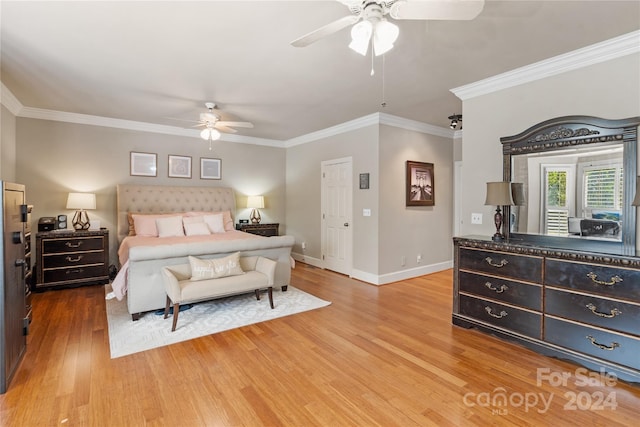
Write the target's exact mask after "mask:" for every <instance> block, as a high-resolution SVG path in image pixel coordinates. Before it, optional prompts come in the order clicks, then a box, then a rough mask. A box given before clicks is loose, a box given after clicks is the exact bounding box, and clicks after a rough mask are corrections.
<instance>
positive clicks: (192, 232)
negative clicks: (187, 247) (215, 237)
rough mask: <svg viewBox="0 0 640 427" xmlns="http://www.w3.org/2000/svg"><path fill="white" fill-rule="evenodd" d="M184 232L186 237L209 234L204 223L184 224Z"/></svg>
mask: <svg viewBox="0 0 640 427" xmlns="http://www.w3.org/2000/svg"><path fill="white" fill-rule="evenodd" d="M184 231H185V233H186V234H187V236H205V235H208V234H211V232H210V231H209V227H208V226H207V224H205V223H204V222H192V223H189V222H185V223H184Z"/></svg>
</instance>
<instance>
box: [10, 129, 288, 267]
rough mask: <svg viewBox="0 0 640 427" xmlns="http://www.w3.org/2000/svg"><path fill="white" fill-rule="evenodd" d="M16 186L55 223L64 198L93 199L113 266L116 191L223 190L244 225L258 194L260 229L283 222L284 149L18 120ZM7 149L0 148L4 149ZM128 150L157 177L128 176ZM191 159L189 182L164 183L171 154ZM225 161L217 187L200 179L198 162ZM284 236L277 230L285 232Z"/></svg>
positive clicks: (169, 180) (38, 211)
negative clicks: (153, 161) (150, 161)
mask: <svg viewBox="0 0 640 427" xmlns="http://www.w3.org/2000/svg"><path fill="white" fill-rule="evenodd" d="M17 135H18V146H17V164H16V167H17V172H16V181H17V182H20V183H22V184H25V185H26V188H27V198H28V202H29V203H30V204H33V205H34V212H33V218H34V221H37V219H38V218H40V217H42V216H55V215H58V214H63V213H66V214H68V215H70V217H69V218H71V215H72V214H73V211H68V210H67V209H66V200H67V194H68V193H69V192H93V193H96V197H97V209H96V210H95V211H90V212H89V215H90V217H91V218H92V219H98V220H100V223H101V226H102V227H107V228H109V230H110V240H111V242H110V251H111V254H110V255H111V260H112V262H114V263H115V260H116V251H117V242H116V184H123V183H137V184H145V185H193V186H227V187H232V188H233V189H234V190H235V191H236V204H237V210H236V214H237V216H238V218H248V217H249V212H250V210H249V209H246V207H244V206H246V196H247V195H253V194H262V195H264V196H265V208H264V209H261V211H260V212H261V214H262V221H263V222H280V223H283V224H284V223H285V222H286V217H285V150H284V149H283V148H274V147H266V146H258V145H249V144H237V143H230V142H224V141H217V142H214V145H213V150H212V151H209V144H208V142H205V141H203V140H201V139H197V138H188V137H180V136H172V135H162V134H155V133H147V132H137V131H129V130H123V129H115V128H107V127H100V126H89V125H79V124H71V123H63V122H55V121H48V120H38V119H27V118H20V117H18V119H17ZM3 145H4V144H3ZM131 151H140V152H150V153H157V154H158V176H157V177H139V176H131V175H130V173H129V172H130V171H129V155H130V154H129V153H130V152H131ZM169 154H174V155H181V156H191V158H192V178H191V179H184V178H169V177H168V176H167V169H168V155H169ZM201 157H207V158H219V159H221V160H222V179H221V180H202V179H200V158H201ZM285 231H286V230H284V229H283V230H282V232H285Z"/></svg>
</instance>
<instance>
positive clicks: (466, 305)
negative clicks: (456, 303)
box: [460, 294, 542, 338]
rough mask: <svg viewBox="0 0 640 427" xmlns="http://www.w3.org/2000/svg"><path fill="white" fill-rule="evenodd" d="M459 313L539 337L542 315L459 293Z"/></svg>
mask: <svg viewBox="0 0 640 427" xmlns="http://www.w3.org/2000/svg"><path fill="white" fill-rule="evenodd" d="M460 314H463V315H465V316H470V317H473V318H474V319H478V320H481V321H483V322H486V323H490V324H492V325H495V326H499V327H502V328H505V329H509V330H511V331H514V332H518V333H521V334H523V335H527V336H530V337H533V338H540V335H541V329H542V315H541V314H539V313H534V312H531V311H526V310H520V309H517V308H515V307H512V306H508V305H503V304H499V303H496V302H493V301H488V300H484V299H480V298H474V297H470V296H468V295H464V294H460Z"/></svg>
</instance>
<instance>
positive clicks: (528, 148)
mask: <svg viewBox="0 0 640 427" xmlns="http://www.w3.org/2000/svg"><path fill="white" fill-rule="evenodd" d="M638 125H640V117H631V118H628V119H621V120H608V119H602V118H598V117H591V116H565V117H558V118H554V119H550V120H547V121H544V122H542V123H538V124H537V125H534V126H532V127H530V128H529V129H527V130H525V131H524V132H522V133H519V134H517V135H514V136H505V137H502V138H500V142H501V143H502V159H503V160H502V164H503V179H504V181H511V167H512V157H513V156H517V155H519V154H529V153H542V152H553V151H559V150H565V149H570V148H575V147H576V146H583V145H587V144H597V143H602V142H608V143H612V144H617V143H619V144H622V146H623V154H622V156H623V165H622V167H623V170H624V176H625V180H624V196H623V199H624V206H623V209H622V221H621V222H622V224H621V226H622V240H621V241H604V240H596V239H582V238H575V237H562V236H547V235H543V234H527V233H511V232H510V230H511V207H510V206H505V207H504V208H505V209H504V218H506V220H505V223H504V225H503V231H502V232H503V234H504V235H505V237H506V239H507V241H510V242H513V243H517V242H522V243H528V244H535V245H540V246H547V247H551V248H553V247H556V248H563V249H578V250H588V251H593V252H602V253H611V254H620V255H636V207H635V206H632V205H631V203H632V201H633V197H634V195H635V192H636V176H637V151H638V148H637V145H638ZM627 177H629V178H633V179H629V178H627Z"/></svg>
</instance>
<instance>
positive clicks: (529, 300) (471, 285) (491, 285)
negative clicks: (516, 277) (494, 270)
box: [459, 271, 542, 311]
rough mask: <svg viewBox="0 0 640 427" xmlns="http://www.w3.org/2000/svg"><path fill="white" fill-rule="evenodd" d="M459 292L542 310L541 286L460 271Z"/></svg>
mask: <svg viewBox="0 0 640 427" xmlns="http://www.w3.org/2000/svg"><path fill="white" fill-rule="evenodd" d="M459 280H460V291H461V292H466V293H470V294H475V295H478V296H483V297H488V298H492V299H495V300H498V301H504V302H507V303H511V304H515V305H519V306H522V307H526V308H530V309H532V310H538V311H540V310H542V286H539V285H532V284H526V283H521V282H514V281H511V280H507V279H500V278H497V277H491V276H485V275H482V274H476V273H469V272H465V271H461V272H460V275H459Z"/></svg>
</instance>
